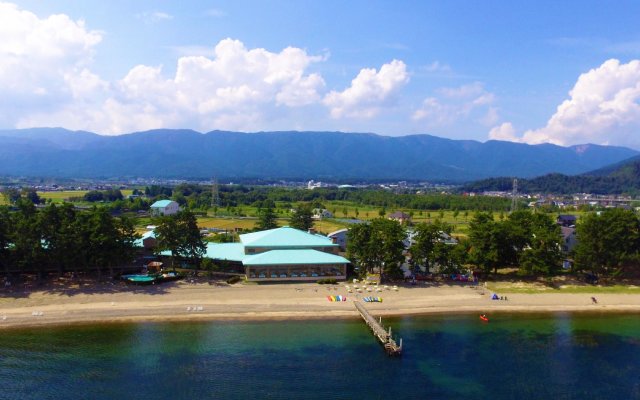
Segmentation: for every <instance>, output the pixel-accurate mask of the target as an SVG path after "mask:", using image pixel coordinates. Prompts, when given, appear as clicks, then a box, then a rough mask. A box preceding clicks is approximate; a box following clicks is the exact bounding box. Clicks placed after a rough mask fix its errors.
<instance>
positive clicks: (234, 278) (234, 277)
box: [227, 275, 242, 285]
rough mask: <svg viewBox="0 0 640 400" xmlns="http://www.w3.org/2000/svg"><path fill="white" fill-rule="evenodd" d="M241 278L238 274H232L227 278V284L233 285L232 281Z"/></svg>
mask: <svg viewBox="0 0 640 400" xmlns="http://www.w3.org/2000/svg"><path fill="white" fill-rule="evenodd" d="M241 280H242V278H241V277H240V276H238V275H235V276H232V277H231V278H229V279H227V283H228V284H229V285H233V284H234V283H238V282H240V281H241Z"/></svg>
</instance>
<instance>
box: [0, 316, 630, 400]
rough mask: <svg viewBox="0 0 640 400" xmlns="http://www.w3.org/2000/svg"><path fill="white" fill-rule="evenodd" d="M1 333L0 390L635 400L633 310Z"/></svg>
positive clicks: (82, 394) (6, 395)
mask: <svg viewBox="0 0 640 400" xmlns="http://www.w3.org/2000/svg"><path fill="white" fill-rule="evenodd" d="M386 322H387V323H388V324H390V325H391V326H392V327H393V329H394V332H397V333H398V334H399V335H400V336H401V337H403V339H404V345H405V347H404V348H405V352H404V354H403V356H402V357H401V358H389V357H387V356H386V355H385V353H384V351H383V349H382V348H381V346H380V345H379V344H378V343H376V342H375V341H374V339H373V337H372V335H371V334H370V332H369V331H368V329H367V328H366V326H365V325H364V324H363V323H362V322H361V321H359V320H347V321H345V320H338V321H326V320H324V321H287V322H282V321H277V322H207V323H166V324H151V323H140V324H127V325H106V326H80V327H65V328H43V329H21V330H8V331H0V398H2V399H67V398H70V397H71V398H74V399H127V398H136V399H158V398H167V399H192V400H193V399H198V400H199V399H214V398H217V399H247V398H255V399H297V398H301V399H541V398H548V399H640V315H638V314H626V315H600V314H597V315H596V314H589V315H576V314H544V315H538V314H531V315H521V314H519V315H506V314H501V315H495V316H492V317H491V321H490V323H488V324H486V323H482V322H481V321H479V319H478V316H477V315H458V316H429V317H411V318H398V319H388V320H387V321H386Z"/></svg>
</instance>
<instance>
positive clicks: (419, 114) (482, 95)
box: [412, 82, 499, 128]
mask: <svg viewBox="0 0 640 400" xmlns="http://www.w3.org/2000/svg"><path fill="white" fill-rule="evenodd" d="M435 94H436V96H431V97H427V98H426V99H424V101H423V102H422V105H421V107H420V108H418V109H417V110H415V111H414V112H413V115H412V119H413V120H414V121H422V122H424V123H425V124H426V125H427V126H428V127H431V128H434V127H446V126H452V125H455V124H457V123H460V122H465V121H467V122H468V121H472V122H474V123H480V124H482V125H486V126H491V125H493V124H495V123H496V122H497V121H498V120H499V115H498V109H497V108H496V107H495V106H493V104H494V103H495V95H494V94H493V93H491V92H488V91H487V90H486V89H485V88H484V85H483V84H482V83H480V82H474V83H471V84H468V85H462V86H459V87H454V88H440V89H438V90H437V91H436V93H435Z"/></svg>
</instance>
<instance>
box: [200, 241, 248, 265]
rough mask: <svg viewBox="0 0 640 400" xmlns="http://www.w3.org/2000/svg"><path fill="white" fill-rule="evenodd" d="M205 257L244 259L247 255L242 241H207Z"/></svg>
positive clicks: (230, 259) (231, 259)
mask: <svg viewBox="0 0 640 400" xmlns="http://www.w3.org/2000/svg"><path fill="white" fill-rule="evenodd" d="M205 257H207V258H211V259H214V260H229V261H242V259H243V258H245V257H246V256H245V254H244V246H243V245H242V243H207V253H206V254H205Z"/></svg>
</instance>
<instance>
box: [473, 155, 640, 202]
mask: <svg viewBox="0 0 640 400" xmlns="http://www.w3.org/2000/svg"><path fill="white" fill-rule="evenodd" d="M512 184H513V178H505V177H501V178H489V179H483V180H480V181H476V182H472V183H469V184H466V185H464V186H463V187H462V188H461V190H463V191H473V192H479V191H509V190H511V188H512ZM518 190H519V191H521V192H524V193H558V194H569V193H596V194H622V193H628V194H637V193H640V156H635V157H632V158H630V159H627V160H625V161H622V162H619V163H615V164H613V165H610V166H607V167H604V168H600V169H598V170H594V171H590V172H587V173H584V174H581V175H574V176H568V175H563V174H547V175H544V176H540V177H536V178H533V179H518Z"/></svg>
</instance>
